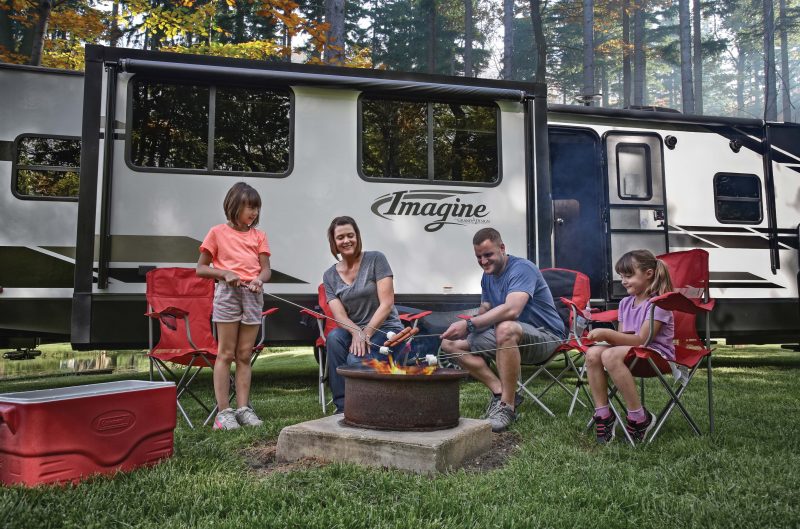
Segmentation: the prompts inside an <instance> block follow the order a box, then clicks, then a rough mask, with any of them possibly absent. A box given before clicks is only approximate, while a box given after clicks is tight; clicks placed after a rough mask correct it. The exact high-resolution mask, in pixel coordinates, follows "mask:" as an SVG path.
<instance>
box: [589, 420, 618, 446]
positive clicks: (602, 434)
mask: <svg viewBox="0 0 800 529" xmlns="http://www.w3.org/2000/svg"><path fill="white" fill-rule="evenodd" d="M616 426H617V418H616V417H615V416H614V414H613V413H609V414H608V417H606V418H605V419H601V418H600V417H598V416H597V415H595V416H594V432H595V434H596V435H597V444H601V445H604V444H607V443H610V442H611V441H613V440H614V433H615V432H614V430H615V429H616Z"/></svg>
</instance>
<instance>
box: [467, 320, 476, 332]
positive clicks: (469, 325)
mask: <svg viewBox="0 0 800 529" xmlns="http://www.w3.org/2000/svg"><path fill="white" fill-rule="evenodd" d="M475 330H476V329H475V324H474V323H472V318H470V319H468V320H467V331H468V332H470V333H473V332H475Z"/></svg>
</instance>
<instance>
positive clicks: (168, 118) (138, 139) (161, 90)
mask: <svg viewBox="0 0 800 529" xmlns="http://www.w3.org/2000/svg"><path fill="white" fill-rule="evenodd" d="M131 101H132V104H131V115H130V143H129V145H130V149H129V153H130V154H129V156H130V158H129V160H130V163H131V164H132V165H133V166H135V167H138V168H149V169H163V170H170V171H177V172H186V171H192V172H197V171H199V172H208V173H215V174H241V173H261V174H269V175H275V174H283V173H286V172H288V171H289V166H290V136H291V127H290V121H291V94H290V92H289V90H288V89H272V88H253V87H247V88H245V87H229V86H205V85H196V84H182V83H176V82H168V81H153V80H149V79H135V80H134V82H133V83H132V94H131ZM211 116H213V117H211ZM210 122H212V123H210Z"/></svg>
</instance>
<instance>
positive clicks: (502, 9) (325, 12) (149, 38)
mask: <svg viewBox="0 0 800 529" xmlns="http://www.w3.org/2000/svg"><path fill="white" fill-rule="evenodd" d="M90 43H91V44H105V45H108V46H124V47H133V48H141V49H148V50H162V51H172V52H182V53H198V54H210V55H224V56H231V57H244V58H250V59H260V60H265V61H292V62H306V63H325V64H331V65H338V66H349V67H359V68H378V69H385V70H392V71H403V72H425V73H435V74H444V75H458V76H477V77H489V78H500V79H510V80H517V81H546V82H547V85H548V91H549V99H550V101H551V102H554V103H565V104H589V105H597V106H603V107H617V108H621V107H648V106H649V107H669V108H673V109H677V110H680V111H682V112H684V113H687V114H709V115H724V116H740V117H758V118H763V119H767V120H773V121H800V110H799V109H798V103H800V75H799V72H800V0H716V1H702V0H547V1H543V0H529V1H527V0H526V1H522V0H493V1H489V0H371V1H367V2H352V1H345V0H297V1H293V0H216V1H215V0H179V1H175V2H170V1H163V0H113V1H112V0H105V1H100V0H52V1H49V0H48V1H40V0H0V61H4V62H12V63H20V64H30V65H41V66H49V67H54V68H68V69H76V70H81V69H83V46H84V45H85V44H90Z"/></svg>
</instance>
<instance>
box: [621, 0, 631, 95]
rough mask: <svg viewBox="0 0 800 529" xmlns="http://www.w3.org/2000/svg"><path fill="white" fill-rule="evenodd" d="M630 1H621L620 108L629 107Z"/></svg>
mask: <svg viewBox="0 0 800 529" xmlns="http://www.w3.org/2000/svg"><path fill="white" fill-rule="evenodd" d="M629 8H630V0H622V108H627V107H629V106H631V19H630V16H629V15H628V9H629Z"/></svg>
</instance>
